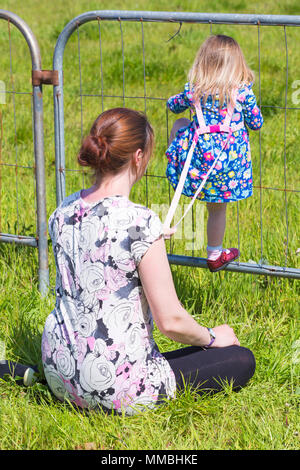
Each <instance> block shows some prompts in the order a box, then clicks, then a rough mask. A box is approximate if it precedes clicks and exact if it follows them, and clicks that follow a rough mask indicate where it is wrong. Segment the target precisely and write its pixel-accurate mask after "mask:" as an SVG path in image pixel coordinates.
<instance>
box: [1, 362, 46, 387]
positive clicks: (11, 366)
mask: <svg viewBox="0 0 300 470" xmlns="http://www.w3.org/2000/svg"><path fill="white" fill-rule="evenodd" d="M37 372H38V370H37V368H36V367H35V366H27V365H24V364H19V363H17V362H13V361H0V378H5V376H6V375H8V376H10V377H13V378H15V379H16V382H17V383H18V384H19V385H25V387H29V386H30V385H32V384H33V383H34V382H35V381H36V380H37Z"/></svg>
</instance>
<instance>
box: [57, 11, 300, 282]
mask: <svg viewBox="0 0 300 470" xmlns="http://www.w3.org/2000/svg"><path fill="white" fill-rule="evenodd" d="M299 25H300V17H298V16H276V15H268V16H264V15H258V16H255V15H229V14H200V13H199V14H197V13H171V12H127V11H94V12H88V13H85V14H83V15H80V16H78V17H77V18H75V19H73V20H72V21H71V22H70V23H69V24H68V25H67V26H66V27H65V29H64V30H63V31H62V33H61V34H60V36H59V39H58V41H57V44H56V48H55V53H54V61H53V68H54V70H58V73H59V85H57V86H55V87H54V109H55V146H56V192H57V201H56V203H57V204H59V203H60V202H61V201H62V199H63V198H64V197H65V195H67V194H71V193H72V192H74V191H77V190H78V189H79V188H80V187H86V186H88V185H89V183H90V175H89V174H88V173H87V172H86V171H85V170H82V169H79V167H78V166H77V165H76V154H77V152H78V150H79V147H80V142H81V140H82V138H83V137H84V136H85V135H86V134H87V132H88V131H89V129H90V127H91V124H92V123H93V121H94V120H95V119H96V117H97V116H98V114H100V113H101V112H102V111H104V110H106V109H108V108H112V107H117V106H126V107H129V108H134V109H138V110H140V111H144V112H145V113H146V114H147V116H148V118H149V120H150V122H151V124H152V125H153V127H154V130H155V136H156V147H155V155H154V158H153V159H152V160H151V162H150V164H149V165H148V169H147V172H146V174H145V176H144V177H143V178H142V180H141V181H140V182H139V183H138V184H136V185H135V186H134V188H133V190H132V193H131V199H132V200H133V201H135V202H139V203H143V204H145V205H146V206H148V207H150V208H152V209H153V210H155V212H157V213H159V215H160V217H161V219H162V220H164V218H165V216H166V213H167V210H168V207H169V205H170V202H171V199H172V196H173V194H174V192H173V189H172V188H171V187H170V185H169V183H168V180H167V179H166V176H165V170H166V164H167V160H166V157H165V150H166V148H167V146H168V139H169V132H170V129H171V127H172V124H173V122H174V121H175V119H176V118H178V115H177V116H175V115H172V113H170V112H169V111H167V110H166V100H167V98H168V97H169V96H171V95H174V94H176V93H178V92H181V91H183V87H184V84H185V82H186V81H187V73H188V71H189V69H190V67H191V65H192V63H193V60H194V56H195V54H196V52H197V50H198V48H199V47H200V44H201V43H202V42H203V41H204V40H205V39H206V37H207V36H209V35H210V34H226V35H230V36H232V37H234V38H235V39H236V40H237V41H238V42H239V43H240V45H241V47H242V49H243V51H244V54H245V56H246V60H247V62H248V64H249V66H250V67H251V68H252V70H254V72H255V75H256V81H255V85H254V92H255V94H256V96H257V99H258V105H259V106H260V107H261V109H262V113H263V116H264V120H265V123H264V126H263V128H262V129H261V130H260V131H256V132H254V131H250V144H251V154H252V162H253V178H254V195H253V196H252V197H251V198H248V199H245V200H243V201H241V202H239V203H231V204H228V211H227V228H226V234H225V241H224V244H226V246H237V247H238V248H239V249H240V251H241V258H240V260H239V261H238V262H235V263H231V264H230V265H229V266H228V267H227V269H228V270H231V271H239V272H249V273H256V274H268V275H275V276H285V277H294V278H299V277H300V269H299V257H300V255H299V254H298V253H299V248H298V244H299V240H298V238H297V237H298V225H299V223H298V207H299V195H300V184H299V173H298V172H297V141H298V133H299V130H298V128H297V122H298V113H299V109H300V106H298V103H300V100H298V94H297V93H298V88H299V90H300V81H299V84H298V85H299V86H298V87H297V73H298V70H297V63H299V52H298V49H297V46H296V45H297V43H298V41H299V35H300V30H299V28H298V26H299ZM65 49H66V50H65ZM181 116H182V117H190V116H189V114H188V113H187V112H186V113H183V114H182V115H181ZM188 203H189V199H188V198H186V197H185V196H182V197H181V202H180V207H179V208H178V209H177V213H176V214H175V218H174V221H175V222H176V219H177V220H179V218H180V216H181V215H182V213H183V211H184V208H185V207H186V206H187V204H188ZM206 218H207V213H206V210H205V206H204V204H203V203H201V202H197V203H196V204H195V205H194V206H193V209H192V211H191V212H190V213H189V214H188V216H187V217H186V218H185V219H184V220H183V222H182V223H181V224H180V226H179V230H178V231H177V232H176V234H175V235H174V236H173V238H172V240H171V241H169V242H167V243H168V251H169V255H168V256H169V260H170V262H171V263H176V264H183V265H190V266H198V267H206V260H205V258H204V256H205V239H206V235H205V226H206V223H205V222H206Z"/></svg>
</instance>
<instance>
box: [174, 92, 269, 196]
mask: <svg viewBox="0 0 300 470" xmlns="http://www.w3.org/2000/svg"><path fill="white" fill-rule="evenodd" d="M200 104H201V107H202V112H203V117H204V120H205V123H206V124H207V125H209V126H212V125H215V124H221V123H223V121H224V119H225V117H226V113H227V105H226V103H224V105H223V107H222V108H221V109H219V101H218V99H217V100H216V101H215V103H214V104H213V102H212V97H211V96H208V97H207V101H206V104H205V105H204V103H203V100H202V99H201V102H200ZM167 106H168V108H169V109H170V110H171V111H173V112H174V113H181V112H183V111H185V110H186V109H188V108H190V109H191V112H192V121H191V123H190V124H189V125H188V126H187V127H183V128H181V129H179V131H178V132H177V134H176V137H175V139H174V140H173V142H172V143H171V145H170V146H169V148H168V149H167V151H166V156H167V158H168V165H167V171H166V175H167V178H168V180H169V182H170V183H171V185H172V186H173V188H174V189H175V188H176V186H177V184H178V181H179V178H180V174H181V171H182V169H183V166H184V163H185V160H186V158H187V154H188V151H189V148H190V145H191V142H192V139H193V137H194V134H195V126H197V127H198V120H197V116H196V113H195V110H194V107H193V90H192V88H191V87H190V84H189V83H187V84H186V85H185V89H184V92H183V93H179V94H178V95H175V96H172V97H171V98H169V100H168V102H167ZM232 122H233V123H234V124H236V125H237V124H239V123H240V122H244V123H245V124H246V125H247V126H248V127H249V128H250V129H253V130H256V129H260V128H261V126H262V125H263V117H262V115H261V112H260V109H259V108H258V106H257V103H256V98H255V95H254V93H253V91H252V85H249V86H243V87H241V88H240V89H239V93H238V96H237V101H236V105H235V109H234V112H233V115H232ZM227 136H228V134H222V133H216V132H215V133H211V134H202V135H201V136H200V137H199V140H198V143H197V145H196V148H195V151H194V155H193V157H192V161H191V164H190V168H189V171H188V175H187V178H186V181H185V185H184V188H183V194H184V195H185V196H188V197H192V196H193V195H194V193H195V192H196V190H197V188H198V187H199V184H200V183H201V181H202V179H204V178H205V176H206V174H207V172H208V171H209V169H210V167H211V165H212V163H213V161H214V159H215V157H216V156H217V155H218V154H219V152H220V150H221V148H222V143H223V142H224V141H225V140H226V138H227ZM251 195H252V164H251V155H250V145H249V135H248V129H247V127H246V126H245V127H244V128H242V129H240V130H238V131H236V132H234V133H233V134H232V135H231V136H230V139H229V143H228V144H227V146H226V148H225V149H224V151H223V153H222V155H221V157H220V159H219V160H218V162H217V163H216V166H215V168H214V169H213V170H212V172H211V174H210V176H209V178H208V180H207V182H206V184H205V186H204V188H203V191H201V193H200V194H199V196H198V199H201V200H203V201H207V202H230V201H238V200H240V199H245V198H247V197H249V196H251Z"/></svg>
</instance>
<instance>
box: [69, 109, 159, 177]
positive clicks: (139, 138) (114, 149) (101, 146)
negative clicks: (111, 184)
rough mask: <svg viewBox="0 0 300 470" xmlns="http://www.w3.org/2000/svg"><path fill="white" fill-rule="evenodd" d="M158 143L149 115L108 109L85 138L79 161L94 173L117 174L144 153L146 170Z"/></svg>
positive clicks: (102, 174) (96, 175) (130, 110)
mask: <svg viewBox="0 0 300 470" xmlns="http://www.w3.org/2000/svg"><path fill="white" fill-rule="evenodd" d="M153 146H154V134H153V129H152V127H151V125H150V123H149V122H148V120H147V118H146V116H145V115H144V114H142V113H140V112H138V111H134V110H133V109H128V108H113V109H109V110H107V111H104V112H103V113H102V114H100V115H99V116H98V117H97V119H96V120H95V122H94V124H93V125H92V128H91V130H90V133H89V135H88V136H87V137H86V138H85V139H84V140H83V142H82V144H81V148H80V150H79V153H78V157H77V159H78V163H79V164H80V165H82V166H88V167H90V168H91V169H93V170H94V176H95V177H96V178H98V177H99V176H100V177H101V176H104V175H108V174H117V173H120V172H122V171H123V170H125V168H126V167H127V168H128V167H129V166H130V165H131V164H133V160H132V157H133V155H134V153H135V152H136V151H137V150H138V149H140V150H141V151H142V153H143V160H144V165H143V168H142V170H143V173H144V171H145V169H146V166H147V163H148V161H149V159H150V156H151V154H152V150H153Z"/></svg>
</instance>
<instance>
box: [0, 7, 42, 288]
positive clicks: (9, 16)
mask: <svg viewBox="0 0 300 470" xmlns="http://www.w3.org/2000/svg"><path fill="white" fill-rule="evenodd" d="M1 19H3V20H7V21H9V22H11V23H12V24H14V26H16V27H17V29H18V30H19V31H20V32H21V34H22V35H23V37H24V38H25V40H26V42H27V45H28V48H29V51H30V55H31V64H32V76H34V74H35V73H36V71H41V53H40V48H39V45H38V42H37V40H36V38H35V36H34V34H33V32H32V31H31V29H30V28H29V26H28V25H27V24H26V23H25V21H24V20H23V19H22V18H20V17H19V16H18V15H16V14H15V13H12V12H10V11H7V10H1V9H0V20H1ZM41 83H42V82H41ZM41 83H39V84H34V83H32V96H33V138H34V156H35V181H36V204H37V217H36V231H37V234H36V237H27V236H21V235H20V236H19V235H10V234H4V233H1V234H0V242H7V243H17V244H21V245H27V246H32V247H37V248H38V263H39V268H38V283H39V291H40V292H41V294H42V296H45V295H46V293H47V292H48V288H49V266H48V237H47V226H48V220H47V211H46V185H45V158H44V128H43V90H42V85H41Z"/></svg>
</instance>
